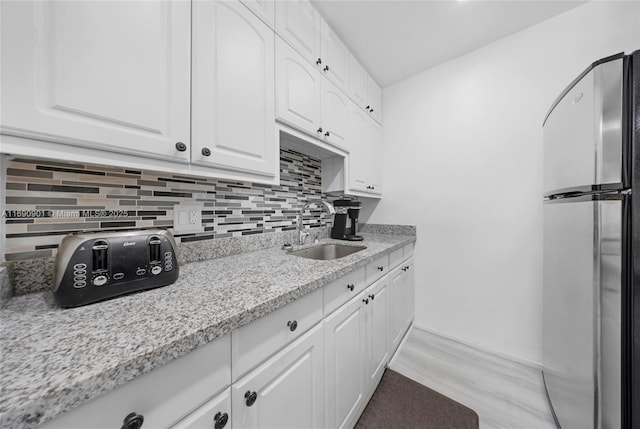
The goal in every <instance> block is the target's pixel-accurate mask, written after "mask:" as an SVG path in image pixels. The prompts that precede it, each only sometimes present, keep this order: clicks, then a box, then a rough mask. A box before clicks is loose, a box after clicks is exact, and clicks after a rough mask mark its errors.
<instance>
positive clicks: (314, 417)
mask: <svg viewBox="0 0 640 429" xmlns="http://www.w3.org/2000/svg"><path fill="white" fill-rule="evenodd" d="M412 254H413V246H412V245H411V246H409V245H407V246H405V247H404V248H400V249H397V250H396V251H394V252H392V253H391V255H384V256H381V257H379V258H376V259H375V260H373V261H371V262H370V263H369V264H367V265H366V266H365V267H362V268H359V269H357V270H355V271H353V272H351V273H349V274H347V275H345V276H343V277H341V278H339V279H336V280H334V281H333V282H331V283H329V284H327V285H326V286H325V287H323V288H321V289H318V290H316V291H314V292H311V293H309V294H307V295H306V296H304V297H301V298H299V299H298V300H296V301H294V302H293V303H291V304H288V305H286V306H284V307H282V308H281V309H279V310H276V311H274V312H272V313H270V314H269V315H267V316H265V317H262V318H260V319H258V320H256V321H255V322H253V323H250V324H248V325H245V326H243V327H241V328H239V329H237V330H235V331H233V333H232V334H227V335H225V336H223V337H221V338H219V339H216V340H215V341H213V342H211V343H209V344H206V345H204V346H202V347H200V348H199V349H197V350H195V351H193V352H191V353H189V354H188V355H186V356H184V357H181V358H179V359H176V360H174V361H172V362H170V363H168V364H166V365H164V366H161V367H160V368H158V369H156V370H154V371H152V372H151V373H149V374H146V375H144V376H141V377H139V378H137V379H136V380H133V381H131V382H130V383H127V384H125V385H124V386H122V387H119V388H118V389H116V390H114V391H112V392H109V393H107V394H106V395H104V396H101V397H99V398H96V399H94V400H92V401H90V402H88V403H87V404H86V405H83V406H81V407H80V408H78V409H76V410H73V411H71V412H69V413H65V414H63V415H62V416H60V417H58V418H56V419H54V420H53V421H51V422H48V423H46V424H44V425H43V426H41V428H44V429H58V428H65V429H69V428H72V429H73V428H86V427H91V428H92V429H93V428H95V429H101V428H104V429H113V428H118V427H122V428H134V427H139V426H136V422H134V421H133V420H135V419H143V420H144V422H143V426H142V427H143V428H147V427H148V428H153V429H156V428H171V429H205V428H206V429H209V428H213V429H223V428H233V429H255V428H263V429H271V428H273V429H276V428H277V429H283V428H291V429H302V428H304V429H321V428H336V429H338V428H350V427H353V426H354V425H355V423H356V422H357V420H358V418H359V417H360V414H361V413H362V411H363V410H364V407H365V406H366V401H367V400H368V399H369V397H370V396H371V394H372V393H373V391H374V390H375V388H376V386H377V385H378V383H379V381H380V379H381V377H382V374H383V372H384V369H385V368H386V365H387V363H388V362H389V359H390V357H391V355H393V353H394V352H395V350H396V349H397V347H398V345H399V343H400V340H401V339H402V337H403V335H404V333H405V332H406V330H407V328H408V326H409V324H410V323H411V320H412V319H413V312H414V310H413V295H414V278H413V258H412V257H411V255H412ZM396 264H399V265H398V266H397V267H395V268H394V265H396ZM390 266H391V268H392V270H391V272H388V270H389V267H390ZM323 316H324V318H323ZM232 369H233V373H232ZM126 420H131V421H130V422H129V423H128V424H127V422H126ZM232 420H233V421H232Z"/></svg>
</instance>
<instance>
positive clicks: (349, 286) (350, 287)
mask: <svg viewBox="0 0 640 429" xmlns="http://www.w3.org/2000/svg"><path fill="white" fill-rule="evenodd" d="M354 288H355V285H347V289H349V290H350V291H351V292H353V289H354Z"/></svg>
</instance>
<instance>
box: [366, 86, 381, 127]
mask: <svg viewBox="0 0 640 429" xmlns="http://www.w3.org/2000/svg"><path fill="white" fill-rule="evenodd" d="M367 103H368V104H369V109H368V111H369V114H370V115H371V117H372V118H373V119H375V120H376V122H378V123H379V124H381V123H382V90H381V89H380V87H379V86H378V84H377V83H376V82H375V81H374V80H373V79H372V78H371V76H369V77H368V79H367Z"/></svg>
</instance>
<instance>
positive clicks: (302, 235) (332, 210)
mask: <svg viewBox="0 0 640 429" xmlns="http://www.w3.org/2000/svg"><path fill="white" fill-rule="evenodd" d="M313 204H318V205H321V206H323V207H324V209H325V210H326V211H327V213H329V214H330V215H332V214H336V209H335V208H333V205H331V204H330V203H328V202H326V201H322V200H309V201H308V202H307V203H306V204H305V205H304V206H303V207H302V208H301V209H300V213H298V244H304V240H305V239H306V238H307V236H308V235H309V233H308V232H305V231H303V229H302V228H303V226H302V215H304V211H305V210H306V209H307V207H309V206H310V205H313Z"/></svg>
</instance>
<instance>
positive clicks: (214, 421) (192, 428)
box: [171, 387, 232, 429]
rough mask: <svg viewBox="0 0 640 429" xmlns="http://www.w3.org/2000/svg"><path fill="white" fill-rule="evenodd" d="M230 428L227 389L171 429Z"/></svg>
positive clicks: (228, 393) (229, 393)
mask: <svg viewBox="0 0 640 429" xmlns="http://www.w3.org/2000/svg"><path fill="white" fill-rule="evenodd" d="M225 422H226V423H225ZM231 426H232V425H231V387H227V388H226V389H225V390H224V391H222V393H220V394H219V395H218V396H216V397H215V398H213V399H212V400H210V401H209V402H207V403H206V404H204V405H203V406H202V407H200V408H198V409H197V410H196V411H194V412H193V413H192V414H190V415H189V416H188V417H187V418H186V419H184V420H183V421H181V422H180V423H178V424H177V425H175V426H172V427H171V429H212V428H214V427H215V428H216V429H218V428H219V429H222V428H229V429H230V428H231Z"/></svg>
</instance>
